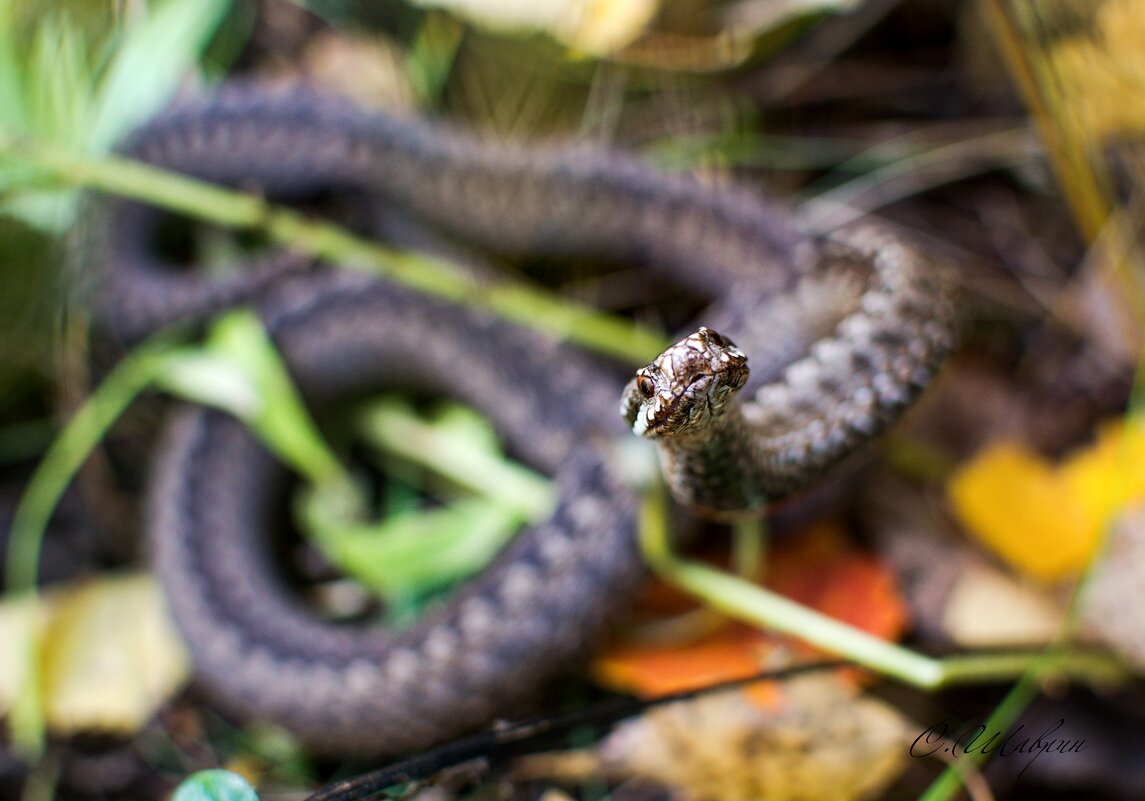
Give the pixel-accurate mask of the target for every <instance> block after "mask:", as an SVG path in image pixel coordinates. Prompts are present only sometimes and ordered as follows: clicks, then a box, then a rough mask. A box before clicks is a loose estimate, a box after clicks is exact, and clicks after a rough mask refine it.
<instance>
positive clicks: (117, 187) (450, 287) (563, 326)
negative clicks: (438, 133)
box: [0, 136, 668, 364]
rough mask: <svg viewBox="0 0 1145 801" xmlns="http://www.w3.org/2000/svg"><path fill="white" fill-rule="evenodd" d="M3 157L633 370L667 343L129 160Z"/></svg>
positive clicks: (3, 141)
mask: <svg viewBox="0 0 1145 801" xmlns="http://www.w3.org/2000/svg"><path fill="white" fill-rule="evenodd" d="M4 157H7V158H9V159H13V160H19V161H21V162H23V163H25V164H28V165H31V166H34V167H35V168H37V169H39V170H41V171H43V172H45V173H47V174H49V175H50V176H51V177H52V178H54V179H56V180H58V181H60V182H62V183H64V184H67V185H74V186H85V187H89V188H92V189H97V190H100V191H103V192H109V193H112V194H116V195H123V196H125V197H130V198H132V199H135V200H139V201H143V202H146V203H151V204H154V205H157V206H161V207H163V208H166V209H170V210H172V211H177V212H181V213H183V214H187V215H190V216H194V217H197V218H199V219H202V220H207V221H209V222H213V223H217V224H219V225H224V226H229V227H232V228H254V229H258V230H261V231H263V232H264V233H265V234H266V235H267V236H268V237H269V238H270V239H271V240H272V241H274V242H276V243H278V244H281V245H284V246H287V247H290V248H292V249H294V250H296V251H300V252H303V253H306V254H309V255H311V256H314V257H317V258H321V259H325V260H329V261H333V262H336V263H338V264H341V265H343V266H345V267H349V268H354V269H360V270H365V271H368V272H370V273H372V274H375V275H378V276H381V277H383V278H386V279H388V280H391V281H394V282H395V283H398V284H401V285H402V286H405V287H408V288H410V289H413V290H416V291H419V292H424V293H426V294H429V295H433V296H435V297H439V298H444V299H446V300H449V301H453V302H455V303H458V304H462V305H467V306H471V307H474V308H480V309H483V310H487V311H489V312H492V313H494V314H496V315H498V316H500V317H503V318H504V319H507V320H511V321H513V322H518V323H521V324H522V325H527V326H529V327H531V328H534V329H536V330H538V331H540V332H542V333H545V334H548V335H550V336H554V337H557V338H559V339H565V340H568V341H572V342H577V343H579V344H581V345H584V346H586V347H589V348H592V349H594V350H596V351H598V352H600V353H603V354H606V355H609V356H613V357H617V358H620V359H624V360H626V361H629V362H632V363H634V364H638V363H642V362H644V361H646V360H647V359H648V357H649V355H651V354H654V353H657V352H659V351H660V350H662V349H663V348H664V347H665V346H666V345H667V344H668V343H667V340H666V338H665V337H663V336H662V335H660V334H658V333H655V332H653V331H650V330H649V329H647V328H644V327H642V326H639V325H637V324H635V323H632V322H630V321H628V320H625V319H623V318H620V317H615V316H613V315H610V314H606V313H604V312H601V311H598V310H596V309H592V308H590V307H588V306H584V305H581V304H577V303H573V302H570V301H569V300H568V299H567V298H561V297H558V296H556V295H554V294H552V293H550V292H546V291H544V290H542V289H539V288H537V287H533V286H529V285H526V284H522V283H518V282H515V281H510V280H508V279H500V280H496V281H485V280H482V281H478V280H477V279H476V278H475V277H474V276H472V275H470V274H469V273H468V272H467V271H465V270H463V269H462V268H460V267H459V266H457V265H456V264H452V263H449V262H445V261H442V260H440V259H434V258H430V257H428V256H424V255H420V254H419V255H414V254H411V253H399V252H396V251H393V250H390V249H388V248H385V247H382V246H380V245H378V244H376V243H373V242H370V241H368V240H364V239H362V238H360V237H357V236H355V235H353V234H351V233H350V232H349V231H347V230H345V229H344V228H341V227H339V226H336V225H333V224H330V223H324V222H319V221H315V220H311V219H308V218H306V217H304V216H302V215H301V214H297V213H295V212H292V211H289V210H286V209H283V208H279V207H276V206H273V205H272V204H269V203H267V202H266V201H264V200H262V199H261V198H258V197H254V196H252V195H246V194H243V193H241V192H235V191H231V190H228V189H224V188H221V187H218V186H214V185H212V184H208V183H204V182H202V181H198V180H194V179H192V178H188V177H187V176H185V175H179V174H177V173H172V172H168V171H165V170H160V169H157V168H155V167H151V166H148V165H145V164H141V163H138V162H135V161H132V160H130V159H126V158H122V157H118V156H108V157H105V158H100V159H93V158H86V157H83V156H79V155H76V154H74V153H71V152H68V151H65V150H61V149H59V148H54V147H51V146H48V145H45V144H42V143H34V142H31V141H29V140H26V139H15V138H13V137H7V136H0V158H4Z"/></svg>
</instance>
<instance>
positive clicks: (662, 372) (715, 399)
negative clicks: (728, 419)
mask: <svg viewBox="0 0 1145 801" xmlns="http://www.w3.org/2000/svg"><path fill="white" fill-rule="evenodd" d="M747 377H748V366H747V356H746V355H744V352H743V351H741V350H740V349H739V348H737V347H736V346H735V345H734V344H732V342H731V341H730V340H729V339H728V338H727V337H724V336H721V335H720V334H717V333H716V332H715V331H713V330H712V329H710V328H701V329H700V330H699V331H697V332H696V333H694V334H692V335H691V336H688V337H685V338H684V339H681V340H680V341H679V342H677V343H676V344H675V345H672V346H671V347H670V348H668V349H667V350H666V351H664V352H663V353H661V354H660V355H659V356H657V357H656V359H655V360H654V361H652V362H651V363H650V364H648V365H646V366H645V367H641V368H640V369H639V370H638V371H637V372H636V376H635V377H634V378H633V379H632V380H631V381H630V382H629V383H628V386H627V387H626V388H625V390H624V396H623V399H622V401H621V406H620V413H621V416H622V417H624V419H625V420H627V421H628V424H629V425H630V426H632V430H633V432H634V433H636V434H640V435H641V436H645V437H652V438H657V437H670V436H675V435H679V434H693V433H699V432H700V431H703V430H704V429H705V428H706V427H707V426H708V425H709V424H710V423H711V422H712V421H713V420H715V419H716V418H717V417H719V415H720V413H721V412H722V411H723V409H724V407H725V406H726V405H727V403H728V401H729V400H731V398H732V396H733V395H735V393H736V391H738V390H739V389H740V388H741V387H743V385H744V384H745V383H747Z"/></svg>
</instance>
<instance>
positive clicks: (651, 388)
mask: <svg viewBox="0 0 1145 801" xmlns="http://www.w3.org/2000/svg"><path fill="white" fill-rule="evenodd" d="M636 388H637V389H638V390H640V394H641V395H643V396H644V397H645V398H651V397H652V396H653V395H654V394H655V393H656V384H655V383H653V381H652V379H651V378H649V377H648V376H646V375H642V376H640V377H639V378H637V379H636Z"/></svg>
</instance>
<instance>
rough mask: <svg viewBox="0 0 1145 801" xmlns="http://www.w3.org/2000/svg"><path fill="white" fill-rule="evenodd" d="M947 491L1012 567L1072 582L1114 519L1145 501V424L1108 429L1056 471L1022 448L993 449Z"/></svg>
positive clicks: (961, 473) (964, 517) (976, 459)
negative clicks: (1127, 507)
mask: <svg viewBox="0 0 1145 801" xmlns="http://www.w3.org/2000/svg"><path fill="white" fill-rule="evenodd" d="M947 492H948V495H949V496H950V499H951V502H952V503H953V506H954V510H955V512H956V513H957V515H958V517H959V518H960V519H961V521H962V523H963V524H964V525H965V527H966V528H967V530H968V531H970V532H971V533H972V534H974V535H975V536H976V537H977V538H978V539H979V540H980V541H981V542H982V543H983V544H984V545H986V546H987V547H988V548H990V549H991V550H993V551H994V552H995V553H996V554H998V556H1000V557H1001V558H1002V559H1004V560H1005V561H1006V562H1007V563H1009V564H1010V565H1011V566H1012V567H1014V568H1015V569H1017V570H1020V571H1022V572H1025V573H1027V574H1029V575H1031V576H1034V577H1036V578H1039V579H1042V580H1045V581H1057V580H1060V579H1063V578H1067V577H1069V576H1070V575H1072V574H1074V573H1076V572H1077V571H1079V570H1080V569H1081V568H1082V567H1084V566H1085V564H1086V562H1087V561H1088V559H1089V557H1090V555H1091V554H1092V553H1093V549H1094V547H1095V546H1096V545H1097V543H1098V542H1100V540H1101V536H1102V534H1103V533H1104V531H1105V528H1106V525H1107V522H1108V521H1109V520H1110V519H1111V517H1112V516H1113V515H1114V514H1116V513H1117V511H1118V510H1119V509H1121V508H1122V507H1124V506H1125V504H1127V503H1129V502H1130V501H1132V500H1134V499H1138V498H1143V497H1145V425H1143V424H1142V421H1141V420H1133V419H1129V420H1127V421H1122V422H1118V423H1115V424H1111V425H1108V426H1105V427H1103V428H1102V429H1101V431H1100V432H1099V435H1098V438H1097V441H1096V442H1095V443H1094V444H1093V445H1092V446H1090V447H1088V448H1084V449H1082V450H1080V451H1078V452H1077V453H1075V454H1073V455H1071V456H1070V457H1069V458H1067V459H1066V460H1065V461H1064V462H1063V463H1062V464H1061V465H1060V466H1057V467H1055V466H1053V465H1051V464H1049V463H1048V462H1046V461H1045V460H1043V459H1041V458H1040V457H1039V456H1037V455H1036V454H1034V453H1032V452H1030V451H1029V450H1028V449H1026V448H1024V447H1022V446H1020V445H1015V444H1010V443H1002V444H997V445H992V446H990V447H988V448H986V449H984V450H983V451H982V452H980V453H979V454H978V455H977V456H975V457H974V458H973V459H971V460H970V461H969V462H967V463H966V464H965V465H963V466H962V467H961V469H959V470H958V471H957V472H956V473H955V475H954V476H953V477H952V478H951V480H950V482H949V484H948V486H947Z"/></svg>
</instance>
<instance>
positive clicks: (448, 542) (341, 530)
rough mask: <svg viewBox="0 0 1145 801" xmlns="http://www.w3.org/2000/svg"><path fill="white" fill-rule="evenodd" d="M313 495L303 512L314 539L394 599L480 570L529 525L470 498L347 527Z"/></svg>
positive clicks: (364, 581)
mask: <svg viewBox="0 0 1145 801" xmlns="http://www.w3.org/2000/svg"><path fill="white" fill-rule="evenodd" d="M326 499H327V496H325V495H323V494H320V493H309V494H306V495H303V496H302V497H301V499H300V504H299V510H300V514H301V516H302V519H303V520H304V524H305V525H306V527H307V530H308V531H309V532H310V534H311V541H312V542H313V543H314V544H315V545H316V546H317V547H319V548H320V549H321V550H322V552H323V553H324V554H326V556H327V558H329V559H330V560H331V561H332V562H333V563H334V564H335V565H337V566H338V567H339V568H340V569H341V570H342V571H344V572H346V573H348V574H350V575H352V576H354V578H356V579H357V580H358V581H359V582H361V583H362V584H364V585H366V586H367V587H369V588H370V589H372V590H374V591H375V592H377V593H378V594H379V595H381V596H382V597H384V598H386V599H387V600H388V601H391V602H394V601H402V600H404V599H407V598H408V597H410V596H420V595H425V594H426V593H428V592H430V591H432V590H434V589H438V588H440V587H444V586H448V585H449V584H452V583H455V582H457V581H460V580H461V579H463V578H466V577H467V576H469V575H472V574H473V573H474V572H476V571H477V570H480V569H481V568H482V567H484V566H485V565H486V564H488V562H489V561H490V560H491V559H492V558H493V556H495V555H496V554H497V552H498V551H499V550H501V548H502V547H504V545H505V543H506V542H507V541H508V540H509V539H510V538H511V537H512V536H513V534H514V533H515V532H516V530H517V528H518V527H519V526H520V525H521V523H522V522H523V518H522V516H521V514H520V512H519V511H516V510H513V509H509V508H506V507H505V506H502V505H499V504H497V503H494V502H490V501H488V500H484V499H479V498H470V499H465V500H460V501H456V502H454V503H453V504H451V505H449V506H446V507H441V508H437V509H432V510H429V511H422V512H412V513H409V514H404V515H400V516H396V517H389V518H386V519H385V520H383V521H381V522H379V523H374V524H354V523H352V522H347V521H346V518H345V516H344V515H343V514H341V513H339V512H338V510H336V509H331V508H329V506H328V505H327V504H326V502H325V501H326Z"/></svg>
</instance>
